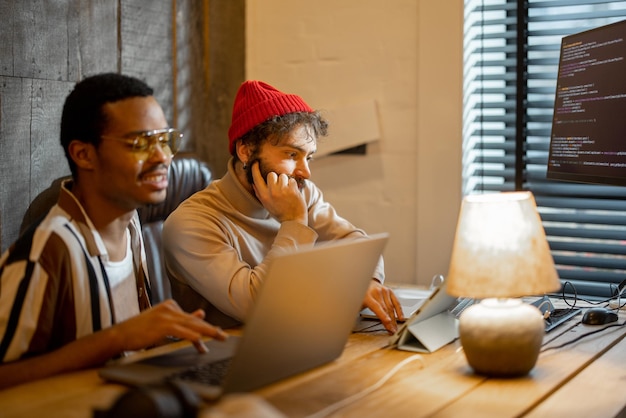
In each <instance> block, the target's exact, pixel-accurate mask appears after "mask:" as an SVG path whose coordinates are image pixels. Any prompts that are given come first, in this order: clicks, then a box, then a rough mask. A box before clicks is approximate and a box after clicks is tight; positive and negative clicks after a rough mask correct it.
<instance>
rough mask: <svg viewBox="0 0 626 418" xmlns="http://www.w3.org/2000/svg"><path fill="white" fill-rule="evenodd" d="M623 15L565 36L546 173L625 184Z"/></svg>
mask: <svg viewBox="0 0 626 418" xmlns="http://www.w3.org/2000/svg"><path fill="white" fill-rule="evenodd" d="M625 55H626V20H623V21H620V22H616V23H612V24H609V25H605V26H601V27H598V28H595V29H591V30H587V31H584V32H580V33H577V34H574V35H569V36H565V37H564V38H563V39H562V41H561V55H560V59H559V71H558V76H557V86H556V96H555V102H554V115H553V119H552V135H551V137H550V155H549V159H548V169H547V178H548V179H554V180H566V181H573V182H583V183H597V184H607V185H618V186H626V56H625Z"/></svg>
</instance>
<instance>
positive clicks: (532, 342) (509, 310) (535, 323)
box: [459, 299, 545, 377]
mask: <svg viewBox="0 0 626 418" xmlns="http://www.w3.org/2000/svg"><path fill="white" fill-rule="evenodd" d="M544 334H545V324H544V320H543V316H542V315H541V312H540V311H539V309H537V308H536V307H534V306H531V305H529V304H526V303H524V302H522V301H521V300H519V299H484V300H483V301H481V302H480V303H477V304H475V305H472V306H470V307H469V308H467V309H466V310H465V311H464V312H463V313H462V314H461V317H460V318H459V337H460V340H461V345H462V346H463V351H464V352H465V357H466V358H467V362H468V363H469V365H470V366H471V367H472V369H474V371H475V372H476V373H478V374H483V375H487V376H495V377H516V376H524V375H526V374H528V372H530V370H531V369H532V368H533V367H535V363H536V362H537V358H538V357H539V350H540V348H541V343H542V341H543V336H544Z"/></svg>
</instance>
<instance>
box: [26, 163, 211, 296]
mask: <svg viewBox="0 0 626 418" xmlns="http://www.w3.org/2000/svg"><path fill="white" fill-rule="evenodd" d="M67 178H69V177H63V178H59V179H56V180H55V181H54V182H52V184H51V185H50V187H49V188H47V189H46V190H44V191H43V192H41V193H40V194H39V195H37V197H36V198H35V199H34V200H33V201H32V203H31V204H30V206H29V207H28V209H27V211H26V214H25V215H24V218H23V220H22V225H21V228H20V233H22V232H24V231H25V230H26V229H27V228H28V226H29V225H31V224H32V223H33V222H35V221H37V220H39V219H40V218H43V217H44V216H45V215H46V214H47V213H48V211H49V210H50V208H51V207H52V206H53V205H54V204H55V203H56V202H57V200H58V197H59V190H60V188H61V182H62V181H63V180H65V179H67ZM211 180H212V176H211V170H210V169H209V167H208V165H207V164H206V163H205V162H204V161H201V160H200V159H198V158H197V157H195V156H194V155H191V154H178V155H176V157H175V158H174V159H173V160H172V164H171V165H170V172H169V184H168V186H167V197H166V198H165V200H164V201H163V202H161V203H159V204H156V205H149V206H145V207H142V208H139V209H138V213H139V220H140V221H141V229H142V233H143V239H144V243H145V250H146V259H147V264H148V265H147V267H148V275H149V277H150V287H151V290H152V303H153V304H156V303H159V302H161V301H163V300H165V299H169V298H171V297H172V292H171V288H170V282H169V279H168V278H167V273H166V272H165V264H164V261H163V249H162V245H161V231H162V230H163V221H164V220H165V218H167V216H168V215H169V214H170V213H171V212H172V211H173V210H174V209H176V208H177V207H178V205H179V204H180V203H181V202H182V201H183V200H185V199H187V198H188V197H189V196H191V195H192V194H194V193H195V192H197V191H199V190H202V189H204V188H205V187H206V186H207V185H208V184H209V183H210V182H211Z"/></svg>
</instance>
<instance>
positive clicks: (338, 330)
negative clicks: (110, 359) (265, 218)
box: [99, 233, 388, 399]
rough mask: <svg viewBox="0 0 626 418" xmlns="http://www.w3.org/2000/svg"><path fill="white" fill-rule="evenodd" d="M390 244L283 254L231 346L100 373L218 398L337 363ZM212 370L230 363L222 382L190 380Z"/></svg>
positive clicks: (335, 245) (376, 239) (354, 242)
mask: <svg viewBox="0 0 626 418" xmlns="http://www.w3.org/2000/svg"><path fill="white" fill-rule="evenodd" d="M387 240H388V234H386V233H384V234H377V235H371V236H369V237H368V238H366V239H363V238H361V239H342V240H338V241H333V242H327V243H323V244H319V245H316V246H312V247H307V248H301V249H299V250H298V251H296V252H288V253H284V254H282V255H279V256H277V257H275V258H274V259H273V260H271V262H270V263H269V266H268V270H267V273H266V274H267V275H266V280H265V282H264V285H263V287H262V288H261V290H260V292H259V295H258V298H257V300H256V302H255V305H254V308H253V310H252V313H251V315H250V317H249V319H248V320H247V321H246V324H245V326H244V328H243V332H242V335H241V337H229V338H228V339H227V341H226V342H220V341H215V340H210V341H208V342H207V346H208V348H209V352H208V353H206V354H198V353H197V352H196V350H195V348H193V347H192V346H185V347H184V348H181V349H178V350H176V351H173V352H171V353H167V354H160V355H157V356H155V357H150V358H143V359H141V360H139V361H136V362H130V363H129V362H127V361H123V362H119V363H114V364H110V365H107V366H106V367H104V368H102V369H101V370H100V371H99V374H100V376H101V377H102V378H104V379H106V380H109V381H114V382H118V383H123V384H127V385H145V384H154V383H161V382H164V381H165V380H166V379H168V378H169V379H175V380H177V381H184V382H185V383H186V384H187V385H188V386H189V387H191V388H192V389H193V390H195V391H196V393H198V394H199V395H200V396H201V397H203V398H205V399H215V398H218V397H219V396H221V395H222V394H225V393H232V392H247V391H251V390H254V389H257V388H260V387H262V386H265V385H267V384H269V383H272V382H276V381H278V380H281V379H283V378H286V377H289V376H292V375H295V374H297V373H300V372H304V371H307V370H310V369H312V368H314V367H317V366H321V365H323V364H326V363H328V362H331V361H333V360H334V359H336V358H337V357H339V356H340V355H341V353H342V352H343V349H344V346H345V344H346V342H347V340H348V337H349V336H350V333H351V331H352V328H353V327H354V325H355V323H356V320H357V318H358V313H359V311H360V309H361V306H362V303H363V299H364V297H365V293H366V291H367V288H368V286H369V283H370V280H371V279H372V274H373V272H374V269H375V267H376V264H377V262H378V260H379V257H380V255H381V253H382V251H383V249H384V247H385V244H386V243H387ZM209 363H211V364H218V365H220V364H224V363H227V364H226V365H225V366H224V367H225V368H226V369H227V372H226V376H225V379H224V380H223V382H221V383H217V382H209V383H201V382H198V381H192V380H187V379H185V378H184V375H185V374H187V375H188V374H193V375H195V374H197V373H196V372H195V371H194V370H196V369H201V368H204V367H205V366H202V365H204V364H209ZM189 369H191V370H189ZM174 375H176V376H177V377H173V376H174Z"/></svg>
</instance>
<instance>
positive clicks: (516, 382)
mask: <svg viewBox="0 0 626 418" xmlns="http://www.w3.org/2000/svg"><path fill="white" fill-rule="evenodd" d="M624 321H626V312H621V313H620V319H619V323H620V324H621V323H623V322H624ZM595 329H597V328H596V327H590V326H585V325H582V324H580V315H579V316H576V317H574V318H573V319H572V320H570V322H568V323H566V324H564V325H562V326H560V327H559V328H557V329H555V330H554V331H552V332H550V333H549V334H546V337H545V339H544V347H550V346H556V345H559V344H562V343H564V342H567V341H571V340H573V339H575V338H577V337H578V336H579V335H581V334H585V333H587V332H590V331H592V330H595ZM625 335H626V326H622V327H613V328H609V329H607V330H605V331H602V332H600V333H598V334H596V335H593V336H590V337H587V338H584V339H582V340H580V341H579V342H576V343H574V344H571V345H568V346H565V347H563V348H559V349H555V350H548V351H545V352H542V353H541V354H540V357H539V360H538V362H537V365H536V366H535V368H534V369H533V370H532V372H531V373H530V375H529V376H527V377H524V378H519V379H510V380H507V379H490V378H486V377H482V376H477V375H474V374H473V373H472V372H471V369H470V368H469V367H468V366H467V363H466V361H465V357H464V355H463V353H462V351H461V350H460V344H459V343H458V341H457V342H454V343H451V344H449V345H447V346H445V347H444V348H442V349H441V350H439V351H437V352H435V353H432V354H424V355H419V356H418V357H415V358H414V361H411V362H410V363H408V364H406V365H405V366H404V367H402V368H401V369H400V370H399V371H398V372H397V373H395V374H394V375H393V376H391V377H390V378H389V380H388V381H386V382H385V383H384V384H383V385H382V386H381V387H380V388H378V389H377V390H375V391H373V392H371V393H369V394H367V395H366V396H365V397H363V398H361V399H358V400H356V401H355V402H353V403H351V404H349V405H346V406H345V407H343V408H341V409H340V410H338V411H337V412H335V413H334V415H331V416H342V417H359V418H362V417H422V416H434V417H458V416H463V417H467V416H481V417H499V418H500V417H517V416H527V417H564V416H567V417H591V416H593V417H614V416H626V386H625V384H626V339H625V338H624V336H625ZM388 341H389V336H388V335H387V334H386V333H385V332H384V331H382V329H381V328H380V327H377V328H375V330H374V331H373V332H367V333H355V334H353V335H352V336H351V337H350V340H349V342H348V344H347V346H346V349H345V351H344V353H343V354H342V356H341V357H340V358H339V359H338V360H337V361H335V362H333V363H331V364H328V365H326V366H323V367H320V368H317V369H315V370H312V371H310V372H307V373H304V374H301V375H298V376H295V377H292V378H289V379H286V380H284V381H281V382H279V383H276V384H273V385H270V386H268V387H266V388H263V389H261V390H258V391H257V392H256V394H257V395H259V396H261V397H262V398H263V399H265V400H266V401H267V402H269V404H271V405H273V406H274V407H275V408H276V409H278V410H279V411H280V412H282V413H283V414H284V415H285V416H288V417H305V416H308V415H311V414H314V413H316V412H318V411H320V410H322V409H323V408H325V407H327V406H329V405H332V404H334V403H335V402H338V401H341V400H343V399H346V398H348V397H350V396H352V395H355V394H358V393H360V392H361V391H364V390H367V389H368V388H369V387H370V386H371V385H373V384H375V383H376V382H377V381H379V379H381V378H382V377H383V376H385V375H386V374H387V373H388V372H389V371H390V370H391V369H393V368H394V366H396V365H397V364H398V363H400V362H401V361H403V360H405V359H407V358H409V357H411V356H414V355H415V353H409V352H404V351H398V350H394V349H389V348H387V347H386V345H387V343H388ZM125 390H126V388H124V387H123V386H120V385H115V384H110V383H106V382H103V381H102V380H101V379H99V378H98V375H97V371H96V370H87V371H83V372H79V373H72V374H67V375H63V376H58V377H54V378H49V379H45V380H41V381H37V382H33V383H30V384H25V385H21V386H18V387H15V388H11V389H8V390H5V391H1V392H0V416H2V417H38V416H46V417H76V418H79V417H84V418H87V417H92V411H93V409H94V408H104V409H105V408H107V407H109V406H110V405H112V404H113V402H114V401H115V399H116V398H117V397H118V396H119V395H120V394H122V393H123V392H124V391H125ZM207 412H208V410H205V411H204V413H203V414H206V413H207Z"/></svg>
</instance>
